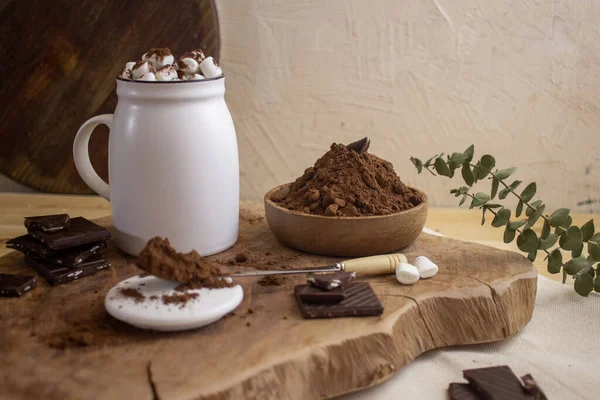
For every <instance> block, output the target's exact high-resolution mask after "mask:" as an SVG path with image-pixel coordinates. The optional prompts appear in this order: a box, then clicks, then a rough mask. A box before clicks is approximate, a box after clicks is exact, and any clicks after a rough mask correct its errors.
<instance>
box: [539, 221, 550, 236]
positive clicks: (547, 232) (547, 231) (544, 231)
mask: <svg viewBox="0 0 600 400" xmlns="http://www.w3.org/2000/svg"><path fill="white" fill-rule="evenodd" d="M549 235H550V223H549V222H548V220H547V219H546V220H544V227H543V228H542V234H541V236H540V237H541V238H542V239H546V238H547V237H548V236H549Z"/></svg>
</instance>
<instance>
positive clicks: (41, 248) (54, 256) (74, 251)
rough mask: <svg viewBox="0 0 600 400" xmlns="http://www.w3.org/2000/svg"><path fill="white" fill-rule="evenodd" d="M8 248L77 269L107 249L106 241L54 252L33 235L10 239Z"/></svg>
mask: <svg viewBox="0 0 600 400" xmlns="http://www.w3.org/2000/svg"><path fill="white" fill-rule="evenodd" d="M6 247H8V248H11V249H15V250H18V251H20V252H22V253H25V254H28V255H30V256H33V257H35V258H37V259H41V260H43V261H46V262H49V263H51V264H61V265H64V266H67V267H76V266H78V265H79V264H81V263H82V262H84V261H85V260H87V259H88V258H90V257H91V256H93V255H94V254H96V253H98V252H99V251H100V250H102V249H104V248H106V241H105V240H103V241H101V242H95V243H89V244H84V245H82V246H77V247H73V248H70V249H65V250H52V249H51V248H49V247H46V246H45V245H44V244H43V243H42V242H40V241H39V240H37V239H35V238H34V237H33V236H31V235H23V236H19V237H16V238H14V239H10V240H9V241H8V242H6Z"/></svg>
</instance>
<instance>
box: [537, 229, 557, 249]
mask: <svg viewBox="0 0 600 400" xmlns="http://www.w3.org/2000/svg"><path fill="white" fill-rule="evenodd" d="M557 241H558V235H556V234H554V233H550V234H548V237H547V238H545V239H542V238H540V241H539V243H538V249H540V250H547V249H549V248H551V247H552V246H554V245H555V244H556V242H557Z"/></svg>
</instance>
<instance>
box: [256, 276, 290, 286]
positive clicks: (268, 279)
mask: <svg viewBox="0 0 600 400" xmlns="http://www.w3.org/2000/svg"><path fill="white" fill-rule="evenodd" d="M285 279H286V277H285V276H277V275H267V276H265V277H263V278H261V279H260V280H259V281H258V282H257V283H258V284H259V285H260V286H280V285H282V284H283V281H284V280H285Z"/></svg>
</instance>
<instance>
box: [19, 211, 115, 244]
mask: <svg viewBox="0 0 600 400" xmlns="http://www.w3.org/2000/svg"><path fill="white" fill-rule="evenodd" d="M27 232H29V234H30V235H31V236H33V237H34V238H36V239H37V240H39V241H41V242H42V243H44V244H45V245H46V246H48V247H50V248H51V249H53V250H62V249H67V248H71V247H75V246H81V245H83V244H88V243H94V242H99V241H102V240H106V239H108V238H109V237H110V232H109V231H108V230H107V229H105V228H103V227H101V226H100V225H96V224H95V223H93V222H92V221H89V220H87V219H85V218H82V217H77V218H73V219H71V222H70V224H69V229H66V230H62V231H57V232H42V231H36V230H32V229H29V230H28V231H27Z"/></svg>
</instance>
